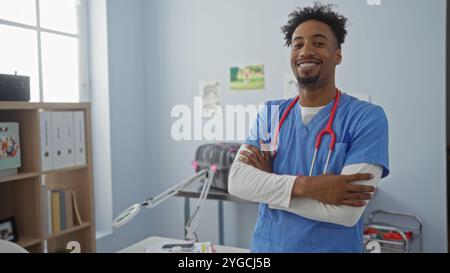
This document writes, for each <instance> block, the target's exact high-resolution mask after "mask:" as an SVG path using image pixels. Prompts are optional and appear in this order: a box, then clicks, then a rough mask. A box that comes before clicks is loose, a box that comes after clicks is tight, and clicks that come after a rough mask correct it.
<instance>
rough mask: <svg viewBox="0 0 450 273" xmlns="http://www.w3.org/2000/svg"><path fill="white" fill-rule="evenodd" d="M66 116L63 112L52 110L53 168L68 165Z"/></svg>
mask: <svg viewBox="0 0 450 273" xmlns="http://www.w3.org/2000/svg"><path fill="white" fill-rule="evenodd" d="M63 124H64V116H63V112H57V111H55V112H52V131H53V133H52V142H53V147H52V151H53V157H52V158H53V169H61V168H65V167H66V163H65V162H64V138H63V137H64V132H63Z"/></svg>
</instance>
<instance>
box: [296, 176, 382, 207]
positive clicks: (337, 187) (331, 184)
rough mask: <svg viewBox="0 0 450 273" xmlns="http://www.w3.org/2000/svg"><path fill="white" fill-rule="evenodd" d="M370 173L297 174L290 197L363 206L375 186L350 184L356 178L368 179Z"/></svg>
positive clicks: (338, 204) (332, 203)
mask: <svg viewBox="0 0 450 273" xmlns="http://www.w3.org/2000/svg"><path fill="white" fill-rule="evenodd" d="M372 178H373V176H372V174H367V173H357V174H352V175H323V176H311V177H307V176H299V177H297V179H296V180H295V183H294V187H293V189H292V197H308V198H311V199H315V200H317V201H319V202H322V203H326V204H331V205H337V206H351V207H363V206H365V205H367V203H366V202H365V201H368V200H370V199H371V198H372V193H373V192H374V191H375V188H374V187H372V186H364V185H356V184H352V182H354V181H358V180H370V179H372Z"/></svg>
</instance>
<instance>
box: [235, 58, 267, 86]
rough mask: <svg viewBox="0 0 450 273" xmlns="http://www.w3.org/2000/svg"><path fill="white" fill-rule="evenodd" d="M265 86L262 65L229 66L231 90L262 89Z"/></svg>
mask: <svg viewBox="0 0 450 273" xmlns="http://www.w3.org/2000/svg"><path fill="white" fill-rule="evenodd" d="M264 88H265V79H264V65H263V64H258V65H244V66H233V67H231V68H230V89H231V91H249V90H259V91H263V90H264Z"/></svg>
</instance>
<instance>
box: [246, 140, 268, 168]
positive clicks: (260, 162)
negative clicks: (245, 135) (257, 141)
mask: <svg viewBox="0 0 450 273" xmlns="http://www.w3.org/2000/svg"><path fill="white" fill-rule="evenodd" d="M261 144H263V142H262V141H261ZM245 147H246V148H247V149H249V150H250V151H252V152H248V151H241V152H240V154H241V155H243V156H244V157H243V158H241V159H240V160H241V161H242V162H244V163H245V164H247V165H250V166H253V167H255V168H257V169H260V170H261V171H264V172H267V173H272V166H271V165H270V159H271V155H270V152H266V151H264V152H261V151H259V150H258V148H256V147H255V146H252V145H245Z"/></svg>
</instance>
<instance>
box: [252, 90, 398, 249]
mask: <svg viewBox="0 0 450 273" xmlns="http://www.w3.org/2000/svg"><path fill="white" fill-rule="evenodd" d="M293 100H294V98H292V99H288V100H276V101H268V102H266V104H265V107H264V108H263V109H262V110H261V111H260V113H259V114H258V117H257V119H256V121H255V123H254V125H253V127H252V129H251V130H250V134H249V136H248V137H247V139H246V141H245V143H246V144H249V145H253V146H256V147H258V148H259V147H260V145H259V141H260V140H264V141H265V142H266V143H269V142H270V140H271V139H272V138H273V135H274V131H275V130H274V128H276V127H277V123H276V121H277V120H279V119H280V118H281V116H282V114H283V113H284V110H285V109H286V108H287V107H288V106H289V105H290V104H291V102H292V101H293ZM333 103H334V101H332V102H330V103H329V104H327V105H326V106H325V107H324V108H323V109H321V110H320V111H319V112H318V113H317V114H316V115H315V116H314V117H313V118H312V119H311V121H310V122H309V123H308V125H306V126H305V125H304V124H303V121H302V117H301V109H300V107H301V106H300V104H298V103H297V104H296V105H295V106H294V107H293V108H292V110H291V111H290V113H289V115H288V116H287V118H286V120H285V122H284V123H283V126H282V128H281V130H280V133H279V140H278V144H279V146H278V150H277V156H276V158H275V160H274V161H273V163H272V169H273V172H274V173H276V174H281V175H295V176H299V175H309V169H310V166H311V161H312V157H313V154H314V148H315V142H316V138H317V135H318V134H319V132H320V131H321V130H322V129H323V128H325V127H326V124H327V122H328V119H329V115H330V112H331V108H332V107H333ZM277 109H278V111H277ZM333 130H334V132H335V134H336V145H335V150H334V151H333V153H332V155H331V158H330V163H329V167H328V172H327V173H332V174H340V173H341V171H342V169H343V167H344V166H346V165H351V164H358V163H368V164H375V165H380V166H382V167H383V174H382V178H383V177H386V176H387V175H388V174H389V159H388V121H387V118H386V115H385V113H384V111H383V109H382V108H381V107H380V106H377V105H374V104H372V103H368V102H364V101H360V100H358V99H357V98H355V97H352V96H350V95H348V94H345V93H342V95H341V99H340V102H339V105H338V108H337V111H336V115H335V120H334V123H333ZM330 139H331V138H330V137H329V135H325V136H324V137H323V139H322V144H321V146H320V149H319V151H318V155H317V159H316V163H315V166H314V170H313V176H316V175H321V174H322V173H323V168H324V166H325V161H326V157H327V154H328V149H329V144H330ZM251 251H252V252H362V251H363V220H362V218H361V219H360V220H359V221H358V223H357V224H356V225H355V226H353V227H345V226H342V225H337V224H332V223H326V222H320V221H315V220H311V219H307V218H305V217H302V216H299V215H296V214H293V213H291V212H287V211H283V210H277V209H270V208H269V206H268V205H267V204H260V206H259V212H258V218H257V221H256V225H255V228H254V233H253V241H252V246H251Z"/></svg>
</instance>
